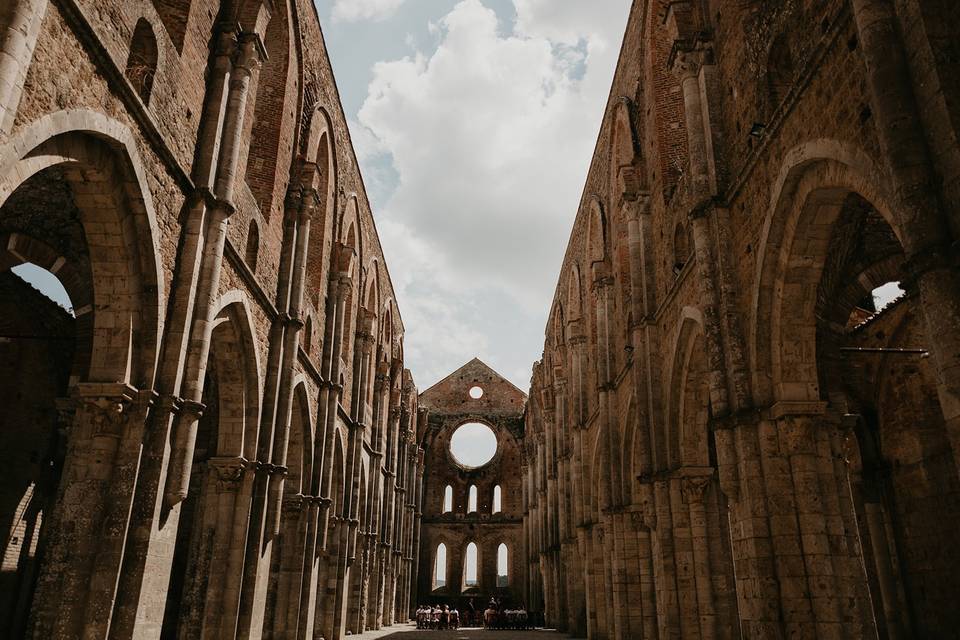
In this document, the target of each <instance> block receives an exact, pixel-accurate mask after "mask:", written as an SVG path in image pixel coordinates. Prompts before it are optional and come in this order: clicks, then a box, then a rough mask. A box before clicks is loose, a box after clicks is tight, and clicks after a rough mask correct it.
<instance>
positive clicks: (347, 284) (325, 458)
mask: <svg viewBox="0 0 960 640" xmlns="http://www.w3.org/2000/svg"><path fill="white" fill-rule="evenodd" d="M347 251H348V250H347V249H346V248H345V247H343V246H342V245H341V246H340V248H339V252H340V254H341V256H343V254H345V253H346V252H347ZM350 253H351V257H352V251H350ZM341 260H342V258H341ZM352 289H353V281H352V279H351V278H350V276H349V275H348V274H347V273H346V272H343V271H341V272H339V273H338V274H337V277H336V278H332V279H331V282H330V293H329V294H328V295H329V298H328V304H327V321H326V324H327V326H326V330H325V332H324V334H325V336H326V337H325V339H324V348H323V362H322V363H321V364H322V370H321V375H325V378H326V379H325V380H324V382H323V383H322V385H321V389H320V402H319V412H320V416H319V418H320V419H319V420H318V425H321V426H322V429H323V431H322V433H323V449H322V450H315V451H316V453H317V455H316V456H315V458H314V459H315V460H321V461H322V462H321V464H320V465H314V466H315V467H318V469H317V473H318V474H320V478H319V481H318V480H314V483H315V484H316V486H317V487H318V489H319V495H320V497H321V500H322V501H321V503H320V523H319V532H318V534H319V535H320V542H319V546H320V549H321V550H326V549H327V542H328V529H329V518H330V505H331V504H332V495H331V492H332V490H333V487H332V484H333V461H334V455H333V448H334V446H335V445H336V426H337V406H338V404H339V400H340V397H341V395H342V394H343V387H342V385H341V384H340V358H341V353H342V351H343V333H344V322H345V319H346V312H347V309H346V301H347V296H348V295H349V293H350V291H351V290H352ZM319 440H320V438H318V441H319Z"/></svg>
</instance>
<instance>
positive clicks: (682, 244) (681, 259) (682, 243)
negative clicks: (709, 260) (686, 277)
mask: <svg viewBox="0 0 960 640" xmlns="http://www.w3.org/2000/svg"><path fill="white" fill-rule="evenodd" d="M692 257H693V232H692V228H691V227H688V226H687V225H686V224H684V223H683V222H678V223H677V226H676V228H675V229H674V231H673V274H674V275H677V276H678V275H680V272H681V271H683V268H684V267H685V266H686V265H687V263H688V262H690V258H692Z"/></svg>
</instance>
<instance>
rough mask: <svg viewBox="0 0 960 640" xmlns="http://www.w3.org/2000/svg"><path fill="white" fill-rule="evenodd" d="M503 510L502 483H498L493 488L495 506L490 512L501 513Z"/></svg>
mask: <svg viewBox="0 0 960 640" xmlns="http://www.w3.org/2000/svg"><path fill="white" fill-rule="evenodd" d="M501 511H503V490H502V489H501V488H500V485H496V486H495V487H494V488H493V508H492V509H491V510H490V512H491V513H500V512H501Z"/></svg>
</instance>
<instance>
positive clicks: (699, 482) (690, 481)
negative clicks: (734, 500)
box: [680, 476, 713, 504]
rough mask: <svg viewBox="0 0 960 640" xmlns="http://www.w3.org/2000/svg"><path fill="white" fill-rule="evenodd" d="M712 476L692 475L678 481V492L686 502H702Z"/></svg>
mask: <svg viewBox="0 0 960 640" xmlns="http://www.w3.org/2000/svg"><path fill="white" fill-rule="evenodd" d="M712 478H713V477H712V476H692V477H687V478H683V479H682V480H681V481H680V494H681V495H682V496H683V501H684V502H685V503H687V504H702V503H703V498H704V495H705V494H706V491H707V487H709V486H710V481H711V480H712Z"/></svg>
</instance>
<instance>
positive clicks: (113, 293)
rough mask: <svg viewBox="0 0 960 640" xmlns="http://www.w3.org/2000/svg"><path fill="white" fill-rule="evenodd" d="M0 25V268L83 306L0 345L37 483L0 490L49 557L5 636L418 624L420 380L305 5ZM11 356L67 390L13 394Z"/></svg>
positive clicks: (243, 632) (15, 592)
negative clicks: (49, 285) (62, 330)
mask: <svg viewBox="0 0 960 640" xmlns="http://www.w3.org/2000/svg"><path fill="white" fill-rule="evenodd" d="M8 9H9V10H8ZM0 20H2V22H0V33H2V34H3V36H2V37H0V166H2V169H0V176H2V178H0V239H2V248H0V267H2V269H3V270H4V271H6V270H7V269H9V268H10V267H12V266H15V265H17V264H20V263H22V262H32V263H35V264H37V265H38V266H40V267H43V268H45V269H47V270H48V271H50V272H51V273H53V274H54V275H55V276H56V277H57V278H58V279H59V280H60V281H61V283H63V285H64V286H65V288H66V289H67V292H68V295H69V296H70V299H71V301H72V303H73V305H74V309H75V313H76V320H75V321H72V322H73V323H74V324H75V329H73V330H71V331H69V332H67V333H69V339H66V340H64V341H62V342H63V345H62V346H61V347H58V349H60V350H59V351H57V352H56V353H54V354H53V355H55V356H56V357H52V358H49V359H46V360H44V358H42V357H40V356H37V357H40V359H39V360H37V359H36V358H33V359H31V358H28V357H26V356H25V355H23V351H22V350H23V349H24V348H27V347H28V346H29V347H30V348H31V349H33V350H34V351H36V350H37V349H41V350H42V349H50V347H49V346H44V343H36V344H33V343H26V344H25V345H21V343H20V342H17V340H20V339H19V338H17V339H12V340H13V342H11V343H9V344H10V348H13V347H16V349H18V351H17V353H18V354H20V355H19V356H18V357H17V358H16V362H14V361H13V360H12V359H5V360H4V365H3V366H4V370H3V372H2V378H0V379H2V381H3V383H2V384H3V389H2V393H3V394H5V397H6V396H7V395H10V402H9V403H8V405H7V406H8V407H9V412H10V415H15V416H21V417H23V418H24V419H25V418H26V417H27V416H35V418H34V419H31V420H30V424H29V425H26V423H25V426H24V427H23V428H24V429H27V430H28V431H30V430H32V432H31V433H32V436H31V439H32V440H33V442H32V443H31V442H28V440H27V439H21V440H22V441H21V440H17V442H16V443H12V444H11V448H12V451H11V455H12V456H14V458H16V459H18V460H19V459H21V458H26V459H31V460H32V458H30V456H33V457H34V458H36V460H33V461H32V462H31V463H30V464H33V465H35V466H37V468H38V470H35V471H36V472H35V473H34V471H31V473H33V474H34V475H37V474H39V475H37V477H36V478H34V480H33V482H34V483H35V484H36V485H37V486H38V487H39V486H40V482H41V480H42V481H43V482H44V483H45V484H44V485H43V488H44V490H45V491H48V494H49V495H47V497H43V498H42V499H40V498H37V497H34V498H32V499H31V498H30V497H29V496H28V495H27V494H28V493H29V490H28V489H27V488H25V487H28V485H23V483H22V482H19V481H17V482H11V483H9V485H10V487H11V489H12V488H16V487H21V489H23V491H19V493H20V494H23V495H17V496H14V497H16V498H17V499H16V500H14V498H13V497H12V498H11V499H10V500H8V501H5V503H4V504H7V503H9V505H8V506H9V508H6V507H5V509H6V510H5V511H4V513H3V514H2V515H3V517H4V518H6V519H8V520H10V519H16V518H21V520H23V516H24V514H23V513H21V512H19V511H17V508H18V506H17V505H18V504H20V503H21V502H23V501H24V500H26V501H27V502H30V501H31V500H32V502H30V504H31V505H32V506H30V518H32V519H30V518H27V519H26V520H23V522H25V523H26V522H29V523H31V525H30V526H34V527H35V528H37V529H38V532H35V533H36V535H34V534H33V533H31V534H30V535H32V536H33V538H31V539H35V540H39V543H38V544H37V545H35V548H34V549H33V550H31V551H30V552H29V554H27V556H29V558H28V559H30V560H32V559H33V558H39V559H40V561H39V567H37V563H36V562H32V561H31V562H26V561H23V562H14V561H13V560H11V562H10V563H5V564H4V568H3V576H2V579H3V584H4V585H7V586H9V585H11V584H15V585H16V588H12V589H7V588H6V587H4V592H3V605H2V606H3V607H4V608H3V609H2V611H0V629H2V630H3V631H0V635H5V636H9V637H33V638H72V637H79V636H81V635H82V636H84V637H91V638H94V637H102V638H106V637H107V636H109V637H114V638H133V637H136V638H151V637H154V638H157V637H164V638H166V637H181V638H187V637H208V636H213V635H217V636H221V635H230V636H231V637H232V636H234V635H236V636H237V637H264V638H281V637H320V636H323V637H327V638H337V637H341V636H342V635H344V634H345V633H346V632H348V631H350V632H354V633H356V632H360V631H362V630H363V629H365V628H379V627H380V626H383V625H389V624H392V623H393V622H394V621H395V620H404V619H406V617H407V615H408V611H409V601H410V592H411V588H412V585H413V583H414V571H415V564H414V558H415V545H414V539H415V535H416V532H415V523H416V518H415V499H416V489H417V487H418V486H419V481H418V478H419V473H420V472H419V466H418V456H419V451H418V449H417V446H416V439H415V435H414V434H415V432H416V428H417V420H418V408H417V393H416V388H415V386H414V384H413V380H412V377H411V376H410V374H409V372H408V371H406V370H405V369H404V366H403V358H402V353H403V336H404V328H403V323H402V320H401V317H400V313H399V309H398V308H397V305H396V303H395V300H394V294H393V289H392V285H391V281H390V276H389V273H388V271H387V269H386V265H385V263H384V259H383V253H382V250H381V247H380V244H379V240H378V238H377V234H376V228H375V225H374V221H373V216H372V213H371V211H370V205H369V202H368V201H367V198H366V194H365V192H364V188H363V182H362V178H361V176H360V172H359V168H358V165H357V161H356V157H355V154H354V152H353V147H352V143H351V140H350V135H349V132H348V130H347V126H346V118H345V116H344V114H343V110H342V108H341V105H340V102H339V96H338V94H337V90H336V86H335V85H334V82H333V74H332V71H331V69H330V63H329V60H328V59H327V55H326V50H325V48H324V44H323V36H322V33H321V30H320V24H319V20H318V16H317V13H316V9H315V7H314V5H313V3H312V2H310V1H309V0H299V1H296V2H261V1H260V0H250V1H244V2H230V3H220V2H214V1H204V0H192V1H184V2H172V1H169V0H137V1H135V2H129V1H117V2H100V1H96V2H95V1H92V0H49V1H48V0H16V1H15V2H13V3H10V7H8V8H5V9H4V10H3V11H2V12H0ZM0 275H3V277H4V278H9V277H11V276H9V275H7V274H0ZM4 305H5V306H4V314H5V319H6V317H7V316H6V314H7V313H8V312H9V313H10V314H11V316H10V317H11V318H13V319H16V320H17V322H19V323H20V324H19V325H18V326H21V327H23V326H29V319H30V318H31V317H32V316H35V315H37V314H38V312H37V311H36V305H34V304H33V303H30V304H23V305H20V306H19V307H18V306H15V305H12V304H11V300H10V299H8V298H7V297H5V298H4ZM11 322H12V321H11ZM13 324H15V323H12V324H11V326H12V325H13ZM8 350H9V349H8ZM37 353H40V352H37ZM31 363H33V364H31ZM17 366H22V367H26V368H27V369H28V370H29V373H28V375H30V376H32V377H35V378H36V379H37V380H38V381H39V380H41V379H42V380H45V381H47V382H50V381H53V380H56V381H58V382H57V384H56V385H54V386H55V387H56V388H55V389H54V388H53V387H51V388H49V389H48V388H47V387H48V386H49V384H47V382H43V383H42V384H40V383H38V384H37V385H35V386H34V387H33V390H32V392H31V394H25V393H22V392H21V391H17V389H18V388H19V387H18V386H17V383H15V382H14V378H13V376H15V375H16V367H17ZM44 367H48V368H49V367H52V369H51V370H50V371H45V370H42V369H44ZM47 374H49V375H47ZM50 384H52V382H50ZM44 385H47V386H44ZM11 394H12V395H11ZM21 430H22V429H21ZM58 430H59V432H62V433H66V434H67V437H66V438H65V441H64V440H61V441H59V442H60V444H59V448H58V447H55V446H52V447H49V448H48V447H41V446H40V443H43V442H46V441H47V440H49V439H50V438H53V437H54V436H55V434H57V433H58ZM11 433H13V432H11ZM18 433H19V431H18ZM38 447H40V448H39V449H38ZM40 449H43V450H42V451H41V450H40ZM48 449H49V450H48ZM51 473H53V477H48V476H50V474H51ZM21 485H23V486H21ZM29 486H32V485H29ZM25 491H26V493H24V492H25ZM31 495H34V494H31ZM39 495H40V493H38V492H35V496H39ZM44 500H46V502H44ZM41 507H45V509H44V510H43V518H42V521H41V519H39V518H37V517H36V514H37V513H39V512H40V509H41ZM11 522H12V520H11ZM14 537H16V538H17V539H18V542H17V543H16V544H20V543H21V542H20V541H21V540H22V539H23V538H22V537H21V536H14ZM11 540H12V538H11ZM6 544H7V545H8V548H7V549H6V555H10V554H13V553H14V550H13V547H11V546H10V545H11V544H12V543H11V542H10V540H8V541H6ZM6 555H5V557H6ZM27 556H23V557H24V558H27ZM11 557H12V556H11ZM8 564H9V566H8ZM358 587H359V588H358Z"/></svg>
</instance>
